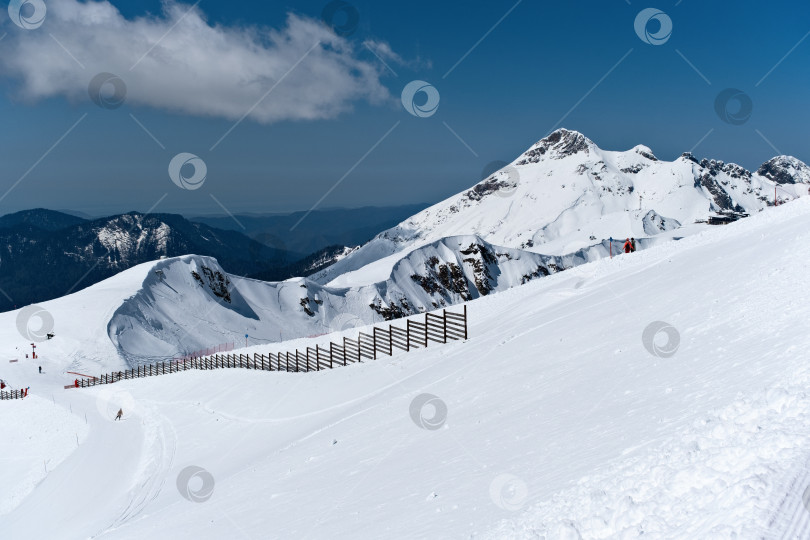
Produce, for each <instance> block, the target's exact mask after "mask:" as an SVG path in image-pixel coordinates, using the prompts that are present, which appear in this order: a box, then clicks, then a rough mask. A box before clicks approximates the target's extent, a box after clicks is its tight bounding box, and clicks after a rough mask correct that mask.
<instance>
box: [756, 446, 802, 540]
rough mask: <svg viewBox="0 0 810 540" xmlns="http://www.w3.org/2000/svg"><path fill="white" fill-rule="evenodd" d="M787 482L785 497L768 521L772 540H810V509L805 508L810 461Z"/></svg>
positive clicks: (775, 507)
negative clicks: (808, 539) (809, 539)
mask: <svg viewBox="0 0 810 540" xmlns="http://www.w3.org/2000/svg"><path fill="white" fill-rule="evenodd" d="M788 478H789V480H787V481H785V482H784V483H783V485H784V486H785V488H784V490H783V495H782V497H781V498H780V499H779V501H778V502H777V503H775V505H774V508H773V509H772V511H771V518H770V519H769V520H768V523H767V526H768V533H767V535H765V538H768V539H770V540H805V539H807V538H810V509H808V508H807V507H806V506H805V502H804V494H805V491H807V490H809V489H810V461H808V462H806V463H805V464H804V466H802V467H801V468H800V469H799V470H798V471H793V472H792V473H791V474H790V475H789V476H788Z"/></svg>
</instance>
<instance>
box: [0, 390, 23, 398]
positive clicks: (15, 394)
mask: <svg viewBox="0 0 810 540" xmlns="http://www.w3.org/2000/svg"><path fill="white" fill-rule="evenodd" d="M24 397H25V390H8V391H6V390H0V400H4V399H22V398H24Z"/></svg>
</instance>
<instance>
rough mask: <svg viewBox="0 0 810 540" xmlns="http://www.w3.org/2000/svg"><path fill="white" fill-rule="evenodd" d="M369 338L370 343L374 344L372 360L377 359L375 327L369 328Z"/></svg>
mask: <svg viewBox="0 0 810 540" xmlns="http://www.w3.org/2000/svg"><path fill="white" fill-rule="evenodd" d="M371 336H372V341H373V342H374V360H376V359H377V327H376V326H373V327H372V328H371Z"/></svg>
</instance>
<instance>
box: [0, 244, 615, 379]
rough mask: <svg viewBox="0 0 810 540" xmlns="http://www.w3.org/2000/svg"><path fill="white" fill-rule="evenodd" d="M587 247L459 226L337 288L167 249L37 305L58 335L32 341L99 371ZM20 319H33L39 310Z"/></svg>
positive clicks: (521, 270) (311, 321)
mask: <svg viewBox="0 0 810 540" xmlns="http://www.w3.org/2000/svg"><path fill="white" fill-rule="evenodd" d="M603 249H604V248H603ZM588 257H591V254H589V253H584V252H583V253H575V254H572V255H570V256H564V257H556V256H543V255H539V254H536V253H530V252H528V251H524V250H519V249H510V248H502V247H498V246H494V245H492V244H490V243H488V242H485V241H483V240H481V239H480V238H478V237H476V236H458V237H452V238H444V239H442V240H440V241H437V242H434V243H432V244H428V245H425V246H422V247H421V248H419V249H417V250H414V251H412V252H411V253H410V254H409V255H408V256H407V257H405V258H403V259H402V260H400V261H398V262H397V263H396V264H395V265H394V267H393V269H392V270H390V271H389V274H388V275H387V276H385V277H383V278H381V279H380V280H378V281H375V282H372V283H371V284H370V285H364V286H360V287H346V288H340V287H324V286H322V285H319V284H317V283H315V282H313V281H310V280H308V279H304V278H296V279H290V280H287V281H284V282H264V281H259V280H254V279H248V278H243V277H239V276H233V275H229V274H228V273H226V272H225V271H224V270H223V269H222V268H221V267H220V265H219V264H218V262H217V261H216V260H215V259H213V258H211V257H201V256H196V255H188V256H184V257H175V258H171V259H165V260H160V261H156V262H152V263H146V264H142V265H139V266H137V267H135V268H132V269H129V270H126V271H124V272H122V273H120V274H118V275H117V276H115V277H113V278H110V279H108V280H106V281H103V282H101V283H98V284H96V285H93V286H91V287H89V288H88V289H86V290H83V291H80V292H78V293H75V294H73V295H70V296H67V297H64V298H60V299H57V300H53V301H50V302H44V303H43V304H41V307H42V309H43V310H44V311H45V312H47V313H48V314H50V315H51V316H52V318H53V322H54V328H53V329H54V332H55V334H56V337H55V338H54V339H53V340H48V341H44V342H42V343H39V344H38V347H39V353H40V354H41V355H42V356H43V357H44V356H50V357H52V358H59V359H60V361H61V362H62V365H63V367H64V369H66V370H67V369H69V370H70V371H78V372H80V373H83V372H85V371H86V370H90V371H91V373H97V372H98V371H99V370H110V369H112V370H116V369H122V368H124V367H133V366H134V365H136V364H144V363H153V362H156V361H161V360H165V359H169V358H172V357H176V356H183V355H186V354H189V353H193V352H196V351H200V350H202V349H206V348H208V347H212V346H216V345H219V344H222V343H235V344H236V346H237V347H241V346H244V344H245V338H244V336H245V334H247V335H248V336H249V338H248V343H252V344H256V343H269V342H277V341H282V340H287V339H292V338H300V337H305V336H312V335H319V334H325V333H328V332H331V331H334V330H340V329H343V328H345V327H347V326H350V327H355V326H358V325H365V324H370V323H373V322H375V321H381V320H384V319H393V318H398V317H402V316H406V315H411V314H415V313H422V312H425V311H431V310H433V309H437V308H441V307H444V306H450V305H454V304H458V303H460V302H464V301H467V300H471V299H474V298H478V297H480V296H485V295H488V294H490V293H492V292H499V291H504V290H507V289H509V288H511V287H514V286H517V285H521V284H524V283H526V282H528V281H531V280H533V279H536V278H539V277H543V276H547V275H550V274H553V273H555V272H557V271H559V270H562V269H565V268H569V267H572V266H575V265H577V264H581V263H582V262H584V261H586V260H587V259H588ZM26 309H30V308H26ZM24 313H25V312H23V311H22V310H18V311H14V312H9V313H3V314H0V329H4V330H0V354H5V355H6V356H8V357H9V358H13V357H14V355H18V354H19V353H20V351H27V350H29V349H28V345H29V341H30V340H28V339H27V338H26V337H25V336H23V335H22V334H21V333H20V332H19V329H18V326H17V322H18V318H19V317H22V316H23V315H24ZM21 314H22V315H21ZM28 322H29V324H31V325H33V327H35V328H36V327H37V325H38V324H39V322H40V321H39V318H38V317H33V318H31V319H30V320H29V321H28ZM101 336H108V339H107V340H104V339H99V338H100V337H101Z"/></svg>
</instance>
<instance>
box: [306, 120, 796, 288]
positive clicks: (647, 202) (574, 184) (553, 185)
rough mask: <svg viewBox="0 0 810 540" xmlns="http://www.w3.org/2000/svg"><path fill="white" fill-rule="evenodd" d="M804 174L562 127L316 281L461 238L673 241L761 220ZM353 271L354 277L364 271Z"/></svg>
mask: <svg viewBox="0 0 810 540" xmlns="http://www.w3.org/2000/svg"><path fill="white" fill-rule="evenodd" d="M808 187H810V168H809V167H808V166H807V165H805V164H804V163H803V162H801V161H799V160H798V159H796V158H793V157H789V156H779V157H776V158H773V159H771V160H769V161H768V162H766V163H765V164H763V165H762V167H760V168H759V169H758V170H757V171H756V172H754V173H752V172H750V171H747V170H746V169H744V168H743V167H741V166H739V165H736V164H733V163H724V162H722V161H715V160H706V159H704V160H701V161H698V160H697V159H696V158H695V157H694V156H692V155H691V154H688V153H686V154H683V155H682V156H681V157H679V158H678V159H676V160H675V161H672V162H667V161H661V160H659V159H658V158H656V157H655V155H654V154H653V153H652V151H651V150H650V149H649V148H647V147H646V146H641V145H639V146H636V147H635V148H632V149H630V150H628V151H625V152H614V151H606V150H602V149H600V148H599V147H598V146H596V144H594V143H593V141H591V140H590V139H588V138H587V137H585V136H584V135H582V134H581V133H578V132H576V131H569V130H566V129H560V130H558V131H555V132H554V133H552V134H551V135H549V136H548V137H546V138H544V139H542V140H541V141H539V142H537V143H536V144H534V145H533V146H532V147H531V148H529V149H528V150H527V151H526V152H524V153H523V154H521V155H520V156H519V157H518V158H517V159H515V160H514V161H513V162H512V163H511V164H510V165H508V166H507V167H504V168H503V169H501V170H500V171H498V172H496V173H494V174H493V175H491V176H490V177H488V178H486V179H484V180H483V181H481V182H479V183H478V184H476V185H475V186H473V187H472V188H471V189H469V190H466V191H464V192H462V193H459V194H457V195H455V196H453V197H450V198H448V199H447V200H445V201H442V202H440V203H438V204H435V205H433V206H431V207H430V208H427V209H426V210H424V211H422V212H419V213H418V214H416V215H414V216H413V217H411V218H409V219H407V220H406V221H404V222H402V223H400V224H399V225H397V226H396V227H393V228H391V229H389V230H387V231H384V232H382V233H380V234H379V235H377V236H376V237H375V238H374V239H373V240H371V241H370V242H368V243H367V244H365V245H364V246H362V247H361V248H360V249H358V250H356V251H355V252H353V253H351V254H349V255H348V256H347V257H345V258H343V259H342V260H340V261H338V262H337V263H335V264H334V265H332V266H330V267H328V268H326V269H325V270H323V271H321V272H318V273H316V274H315V275H313V276H312V279H313V280H315V281H317V282H319V283H324V284H326V283H331V284H333V285H344V286H346V285H359V284H364V283H368V282H369V280H374V279H378V278H379V277H380V276H384V275H386V274H387V273H388V272H389V271H390V269H391V268H392V266H393V264H395V263H396V261H397V260H399V258H401V256H402V254H404V253H407V251H409V250H411V249H414V248H417V247H419V246H422V245H425V244H427V243H431V242H435V241H437V240H439V239H441V238H444V237H448V236H455V235H460V234H476V235H478V236H480V237H481V238H483V239H484V240H486V241H488V242H491V243H493V244H497V245H501V246H507V247H512V248H519V249H526V250H529V251H532V252H536V253H543V254H556V255H562V254H567V253H574V252H577V251H579V250H587V249H589V248H591V247H593V246H597V245H602V244H604V240H605V239H607V238H608V237H611V236H612V237H613V238H620V239H624V238H625V237H631V236H632V237H636V238H645V239H649V240H648V241H647V242H645V243H646V244H650V243H654V239H656V238H672V237H680V236H685V235H686V234H691V233H693V232H695V231H696V230H700V229H702V228H703V226H702V225H700V224H699V223H698V224H697V225H696V222H705V221H706V220H707V219H708V218H709V217H710V216H714V215H717V214H718V213H736V214H737V215H741V214H744V213H747V214H752V213H755V212H759V211H760V210H762V209H764V208H765V207H767V206H770V205H773V204H774V197H777V198H778V199H779V200H780V201H787V200H791V199H794V198H796V197H799V196H803V195H807V193H808ZM361 269H362V271H359V272H358V270H361Z"/></svg>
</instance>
